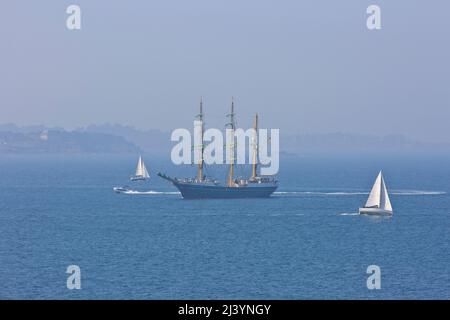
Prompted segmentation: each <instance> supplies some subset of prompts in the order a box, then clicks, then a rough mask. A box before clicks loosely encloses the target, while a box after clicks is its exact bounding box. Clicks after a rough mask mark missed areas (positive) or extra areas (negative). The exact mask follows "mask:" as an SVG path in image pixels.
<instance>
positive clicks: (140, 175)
mask: <svg viewBox="0 0 450 320" xmlns="http://www.w3.org/2000/svg"><path fill="white" fill-rule="evenodd" d="M147 179H150V175H149V174H148V171H147V168H146V167H145V164H144V160H142V157H141V156H139V161H138V164H137V166H136V173H135V175H134V176H132V177H130V180H131V181H138V180H147Z"/></svg>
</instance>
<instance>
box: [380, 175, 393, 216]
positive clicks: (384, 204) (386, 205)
mask: <svg viewBox="0 0 450 320" xmlns="http://www.w3.org/2000/svg"><path fill="white" fill-rule="evenodd" d="M381 195H382V196H381V201H380V208H381V209H384V210H388V211H392V205H391V200H389V194H388V192H387V188H386V184H385V183H384V178H383V176H382V177H381Z"/></svg>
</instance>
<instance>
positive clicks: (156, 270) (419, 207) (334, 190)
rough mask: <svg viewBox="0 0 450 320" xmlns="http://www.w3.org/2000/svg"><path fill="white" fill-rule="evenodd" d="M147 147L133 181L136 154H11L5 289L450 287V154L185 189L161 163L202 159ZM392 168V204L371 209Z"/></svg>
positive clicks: (263, 295)
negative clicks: (375, 190) (211, 189)
mask: <svg viewBox="0 0 450 320" xmlns="http://www.w3.org/2000/svg"><path fill="white" fill-rule="evenodd" d="M144 159H145V161H146V165H147V167H148V169H149V171H150V174H151V176H152V177H151V180H150V182H145V183H131V182H129V181H128V179H127V178H128V176H129V175H130V174H132V173H133V171H134V168H135V166H136V162H137V156H112V155H109V156H108V155H89V156H82V155H74V156H52V155H41V156H4V155H2V156H1V157H0V191H1V192H0V298H2V299H450V161H449V160H450V159H449V158H445V157H434V158H433V157H431V156H428V157H425V156H419V155H415V156H403V157H399V156H398V157H395V156H388V157H387V158H386V157H380V156H377V157H374V156H363V157H361V156H354V157H352V156H347V157H328V156H314V157H284V158H283V159H281V164H280V173H279V181H280V187H279V189H278V191H277V193H276V194H274V196H273V197H271V198H269V199H242V200H183V199H182V198H181V196H180V195H179V194H178V193H177V190H176V189H175V188H174V187H172V186H171V185H170V184H168V183H167V182H166V181H163V180H162V179H160V178H159V177H157V176H156V174H155V173H156V172H157V171H159V170H161V171H165V172H167V173H168V174H170V175H172V176H174V175H175V176H177V175H178V176H180V175H184V176H192V175H194V172H195V167H190V166H187V167H175V166H173V165H171V164H170V163H168V162H169V160H167V159H161V158H158V159H157V158H153V157H150V156H145V155H144ZM380 169H383V172H384V175H385V180H386V183H387V187H388V190H389V191H390V194H391V202H392V205H393V207H394V215H393V217H368V216H359V215H357V214H356V212H357V210H358V207H360V206H362V205H363V204H364V203H365V201H366V199H367V196H368V192H369V191H370V188H371V186H372V183H373V181H374V179H375V177H376V175H377V174H378V171H379V170H380ZM214 170H215V169H214V168H213V169H211V172H210V174H211V175H216V176H217V178H222V177H223V174H224V172H225V171H224V170H223V168H219V169H216V170H215V171H214ZM125 184H128V185H129V186H130V187H132V188H134V189H136V190H138V191H146V193H144V194H129V195H126V194H116V193H114V192H113V190H112V188H113V187H114V186H121V185H125ZM69 265H78V266H79V267H80V270H81V289H80V290H76V289H75V290H69V289H67V287H66V281H67V277H68V276H69V275H68V274H67V273H66V269H67V267H68V266H69ZM369 265H377V266H379V267H380V270H381V289H379V290H369V289H368V288H367V285H366V282H367V278H368V277H369V274H367V273H366V270H367V267H368V266H369Z"/></svg>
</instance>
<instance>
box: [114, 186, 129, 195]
mask: <svg viewBox="0 0 450 320" xmlns="http://www.w3.org/2000/svg"><path fill="white" fill-rule="evenodd" d="M113 190H114V192H117V193H126V192H129V191H130V189H128V187H127V186H124V187H114V188H113Z"/></svg>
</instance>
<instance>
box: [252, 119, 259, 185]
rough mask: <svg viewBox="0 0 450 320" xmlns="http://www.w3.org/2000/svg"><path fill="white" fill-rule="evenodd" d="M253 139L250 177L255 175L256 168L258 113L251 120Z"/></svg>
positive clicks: (253, 177)
mask: <svg viewBox="0 0 450 320" xmlns="http://www.w3.org/2000/svg"><path fill="white" fill-rule="evenodd" d="M253 130H254V132H253V133H254V135H255V136H254V137H253V139H254V141H253V161H252V162H253V163H252V179H255V178H256V176H257V173H256V170H257V167H258V113H256V114H255V120H254V122H253Z"/></svg>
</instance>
